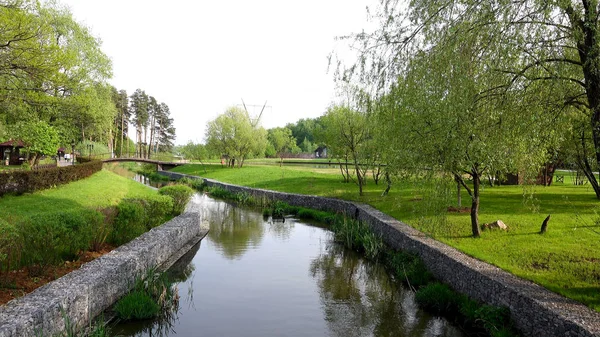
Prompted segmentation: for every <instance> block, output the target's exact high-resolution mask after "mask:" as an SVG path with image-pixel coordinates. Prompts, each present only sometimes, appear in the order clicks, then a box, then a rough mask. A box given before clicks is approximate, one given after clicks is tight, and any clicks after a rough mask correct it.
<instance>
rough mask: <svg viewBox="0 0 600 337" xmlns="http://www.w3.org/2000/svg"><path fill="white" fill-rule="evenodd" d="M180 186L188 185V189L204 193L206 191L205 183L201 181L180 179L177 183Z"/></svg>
mask: <svg viewBox="0 0 600 337" xmlns="http://www.w3.org/2000/svg"><path fill="white" fill-rule="evenodd" d="M177 182H178V183H180V184H185V185H188V186H189V187H191V188H193V189H195V190H197V191H204V189H206V183H205V182H204V180H202V179H192V178H182V179H179V180H178V181H177Z"/></svg>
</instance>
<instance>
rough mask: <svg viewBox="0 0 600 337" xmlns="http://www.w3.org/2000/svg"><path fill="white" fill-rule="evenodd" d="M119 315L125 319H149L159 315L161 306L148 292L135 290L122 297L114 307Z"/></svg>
mask: <svg viewBox="0 0 600 337" xmlns="http://www.w3.org/2000/svg"><path fill="white" fill-rule="evenodd" d="M114 310H115V312H116V313H117V316H119V318H121V319H123V320H132V319H137V320H141V319H149V318H153V317H157V316H158V314H159V313H160V306H159V305H158V303H156V301H155V300H154V299H153V298H152V297H151V296H150V295H149V294H147V293H146V292H144V291H141V290H134V291H132V292H130V293H129V294H127V295H125V296H124V297H123V298H121V299H120V300H119V301H118V302H117V304H115V308H114Z"/></svg>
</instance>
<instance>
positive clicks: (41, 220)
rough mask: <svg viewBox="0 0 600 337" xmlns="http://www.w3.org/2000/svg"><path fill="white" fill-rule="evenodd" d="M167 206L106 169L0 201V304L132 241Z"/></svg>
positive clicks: (155, 195) (168, 200)
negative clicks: (59, 184)
mask: <svg viewBox="0 0 600 337" xmlns="http://www.w3.org/2000/svg"><path fill="white" fill-rule="evenodd" d="M146 204H147V205H148V207H145V205H146ZM150 207H151V209H150ZM172 208H173V201H171V198H169V197H165V196H160V195H158V192H157V191H156V190H153V189H150V188H148V187H146V186H144V185H142V184H139V183H136V182H135V181H133V180H130V179H127V178H123V177H120V176H118V175H116V174H114V173H111V172H109V171H106V170H103V171H100V172H98V173H96V174H94V175H92V176H91V177H88V178H86V179H82V180H78V181H76V182H73V183H70V184H67V185H61V186H59V187H56V188H51V189H46V190H43V191H39V192H35V193H31V194H23V195H21V196H8V195H5V196H3V197H0V209H1V210H3V211H4V212H3V213H4V214H5V215H4V216H3V217H2V218H0V304H3V303H6V302H7V301H9V300H11V299H12V298H15V297H18V296H22V295H24V294H26V293H27V292H30V291H32V290H33V289H35V288H37V287H39V286H41V285H43V284H45V283H47V282H50V281H53V280H54V279H56V278H58V277H60V276H62V275H65V274H66V273H68V272H70V271H72V270H74V269H77V268H79V266H80V265H81V264H83V263H85V262H88V261H91V260H92V259H94V258H96V257H98V256H100V255H102V254H104V253H106V252H108V251H110V250H111V249H112V248H113V247H114V246H116V245H119V244H121V243H123V242H127V241H128V240H131V239H132V238H134V237H137V236H138V235H140V234H141V233H143V232H145V231H146V230H148V229H149V228H148V227H152V226H156V225H158V224H160V223H161V221H162V220H163V219H166V218H167V213H168V212H171V209H172ZM147 209H149V210H148V211H147ZM147 213H148V214H147ZM149 213H151V214H149ZM146 220H148V221H146ZM107 243H108V244H107Z"/></svg>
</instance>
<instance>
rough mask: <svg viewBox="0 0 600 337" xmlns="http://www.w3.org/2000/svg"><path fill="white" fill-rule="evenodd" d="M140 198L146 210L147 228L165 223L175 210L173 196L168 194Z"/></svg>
mask: <svg viewBox="0 0 600 337" xmlns="http://www.w3.org/2000/svg"><path fill="white" fill-rule="evenodd" d="M139 200H140V202H141V203H142V205H143V206H144V209H145V210H146V215H147V219H146V229H147V230H150V229H152V228H154V227H156V226H159V225H161V224H163V223H164V222H165V221H166V220H167V219H168V215H170V214H171V212H172V211H173V198H171V197H170V196H167V195H155V196H152V197H146V198H145V199H139Z"/></svg>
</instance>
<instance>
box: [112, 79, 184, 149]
mask: <svg viewBox="0 0 600 337" xmlns="http://www.w3.org/2000/svg"><path fill="white" fill-rule="evenodd" d="M113 103H114V105H115V107H116V111H117V114H116V116H115V118H114V128H115V130H117V132H116V134H117V135H119V137H120V139H119V137H115V139H114V140H113V149H114V152H115V153H116V154H117V155H119V156H120V155H122V154H125V153H127V154H129V152H130V150H131V151H133V150H134V149H130V148H129V144H128V143H127V142H126V141H125V140H126V139H127V137H128V136H127V135H128V132H129V123H132V124H133V127H134V128H135V135H136V137H135V143H136V147H135V150H134V151H135V154H137V155H138V156H139V157H142V158H150V157H151V153H156V152H168V151H171V149H172V148H173V146H174V143H173V142H174V140H175V126H174V125H173V122H174V121H173V118H171V116H170V114H171V112H170V110H169V106H168V105H167V104H165V103H162V102H158V101H157V100H156V98H154V97H153V96H150V95H148V94H146V92H145V91H144V90H141V89H137V90H136V91H135V92H134V93H133V94H131V96H127V92H126V91H125V90H120V91H118V92H117V91H116V90H113Z"/></svg>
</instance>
